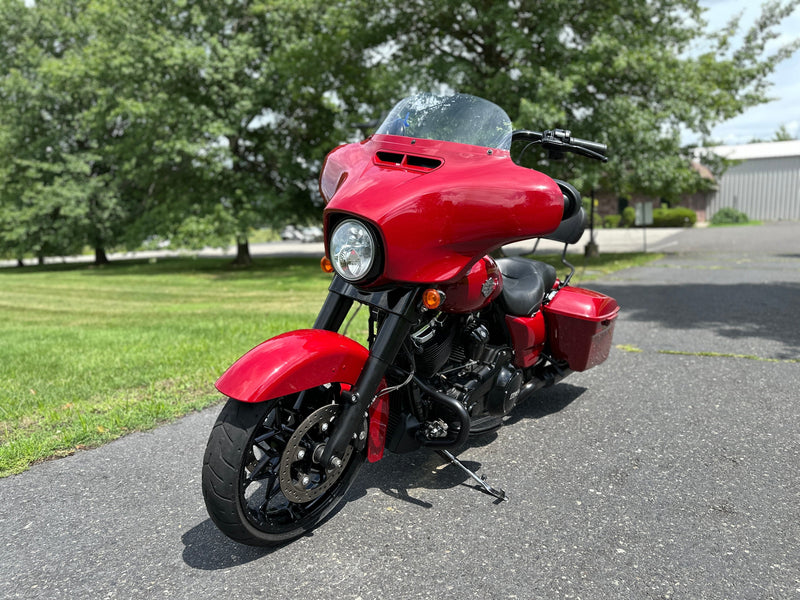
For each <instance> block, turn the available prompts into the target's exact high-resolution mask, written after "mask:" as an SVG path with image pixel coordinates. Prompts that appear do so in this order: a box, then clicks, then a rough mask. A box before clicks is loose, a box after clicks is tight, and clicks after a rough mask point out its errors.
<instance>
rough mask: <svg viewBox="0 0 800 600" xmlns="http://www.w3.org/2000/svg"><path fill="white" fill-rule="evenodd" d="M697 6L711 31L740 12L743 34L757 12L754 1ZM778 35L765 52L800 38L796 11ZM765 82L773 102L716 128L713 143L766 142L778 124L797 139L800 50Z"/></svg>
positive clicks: (705, 1) (717, 0)
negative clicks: (702, 9)
mask: <svg viewBox="0 0 800 600" xmlns="http://www.w3.org/2000/svg"><path fill="white" fill-rule="evenodd" d="M700 5H701V6H703V7H705V8H707V9H708V10H707V12H706V13H705V18H706V20H707V21H708V23H709V27H710V28H711V29H712V30H718V29H721V28H722V27H724V25H725V24H726V23H727V22H728V21H729V20H730V19H731V17H733V16H734V15H736V14H738V13H739V12H743V17H742V21H741V28H742V29H744V30H745V31H746V30H747V29H749V27H750V25H752V23H753V22H754V21H755V19H756V18H757V17H758V15H759V14H760V12H761V8H760V5H761V3H760V2H759V1H758V0H755V1H754V0H749V1H748V0H700ZM779 32H780V34H781V35H780V37H779V38H778V39H777V40H775V41H774V42H773V43H772V46H767V50H770V48H773V49H774V48H775V47H776V46H780V45H782V44H783V43H786V42H787V41H791V40H793V39H796V38H798V37H800V8H798V9H796V10H795V11H794V13H793V14H792V15H791V16H790V17H789V18H787V19H786V20H785V21H784V22H783V23H782V24H781V26H780V29H779ZM769 80H770V82H772V87H771V88H770V89H769V91H768V94H769V96H770V97H773V98H776V100H774V101H772V102H769V103H767V104H762V105H760V106H756V107H753V108H751V109H749V110H747V111H746V112H745V113H744V114H742V115H740V116H738V117H736V118H735V119H731V120H730V121H726V122H724V123H722V124H720V125H717V126H716V127H714V128H713V130H712V133H711V137H712V139H713V140H715V141H720V142H722V143H724V144H728V145H734V144H745V143H747V142H749V141H751V140H753V139H764V140H769V139H771V138H772V136H773V135H774V134H775V132H776V131H777V130H778V129H779V128H780V127H781V125H783V126H785V127H786V129H787V130H788V131H789V133H791V134H792V135H794V136H795V137H797V138H800V50H799V51H797V52H795V54H794V55H793V56H792V57H791V58H790V59H789V60H787V61H784V62H783V63H781V64H780V65H778V68H777V69H776V70H775V72H774V73H773V74H772V76H771V77H770V78H769ZM692 141H694V140H692Z"/></svg>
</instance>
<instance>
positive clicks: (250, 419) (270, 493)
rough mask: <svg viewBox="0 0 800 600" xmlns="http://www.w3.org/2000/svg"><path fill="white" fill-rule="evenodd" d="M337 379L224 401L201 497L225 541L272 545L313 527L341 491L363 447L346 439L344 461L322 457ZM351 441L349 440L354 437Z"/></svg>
mask: <svg viewBox="0 0 800 600" xmlns="http://www.w3.org/2000/svg"><path fill="white" fill-rule="evenodd" d="M339 395H340V390H339V386H338V385H327V386H323V387H320V388H317V389H316V390H307V391H306V392H303V394H302V396H301V397H302V401H301V402H298V396H297V395H292V396H284V397H282V398H278V399H275V400H270V401H267V402H261V403H255V404H251V403H246V402H239V401H237V400H232V399H231V400H228V402H227V404H226V405H225V406H224V407H223V409H222V412H221V413H220V415H219V417H218V419H217V422H216V424H215V425H214V428H213V430H212V431H211V435H210V436H209V439H208V445H207V447H206V452H205V457H204V459H203V482H202V486H203V498H204V499H205V503H206V509H207V510H208V514H209V515H210V517H211V519H212V520H213V521H214V523H215V524H216V525H217V527H219V529H220V530H221V531H222V532H223V533H224V534H225V535H227V536H228V537H230V538H231V539H233V540H235V541H237V542H240V543H242V544H248V545H251V546H272V545H276V544H280V543H283V542H287V541H289V540H292V539H294V538H297V537H299V536H301V535H303V534H304V533H306V532H308V531H310V530H311V529H313V528H314V527H316V526H317V525H318V524H319V523H320V522H321V521H322V520H323V519H324V518H325V517H326V516H327V515H328V513H330V511H331V510H333V509H334V508H335V507H336V505H337V504H338V503H339V501H340V500H341V499H342V497H343V496H344V495H345V494H346V493H347V490H348V489H349V488H350V485H351V484H352V482H353V480H354V479H355V477H356V474H357V473H358V471H359V469H360V468H361V465H362V464H363V462H364V457H365V451H364V449H363V448H357V447H355V446H354V445H352V444H351V446H349V447H348V450H347V452H346V453H345V455H344V457H343V464H342V466H341V467H339V468H336V469H329V470H325V469H323V468H322V467H321V465H319V463H318V462H315V459H317V460H318V458H319V456H321V452H322V450H323V449H324V444H325V442H326V441H327V438H328V435H329V433H328V430H329V429H330V430H332V426H334V425H335V421H336V418H337V416H338V413H339V410H340V407H341V405H340V404H335V403H334V402H335V401H336V400H338V397H339ZM354 443H356V442H354Z"/></svg>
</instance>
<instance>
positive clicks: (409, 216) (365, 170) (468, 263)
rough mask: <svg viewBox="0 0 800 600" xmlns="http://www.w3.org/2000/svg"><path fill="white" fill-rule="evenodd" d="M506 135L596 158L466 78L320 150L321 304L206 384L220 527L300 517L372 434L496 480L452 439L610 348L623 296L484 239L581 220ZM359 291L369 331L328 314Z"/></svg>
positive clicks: (207, 485)
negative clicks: (471, 86) (211, 406)
mask: <svg viewBox="0 0 800 600" xmlns="http://www.w3.org/2000/svg"><path fill="white" fill-rule="evenodd" d="M517 141H521V142H525V143H527V145H526V146H525V150H528V148H530V147H535V146H541V147H542V148H543V149H545V150H547V151H548V152H549V153H550V154H551V156H554V157H557V156H559V155H563V154H564V153H565V152H571V153H576V154H579V155H583V156H586V157H589V158H593V159H597V160H602V161H605V160H607V159H606V156H605V153H606V146H605V145H604V144H601V143H597V142H591V141H587V140H581V139H578V138H575V137H573V136H572V135H571V133H570V132H569V131H565V130H551V131H544V132H536V131H528V130H517V131H513V130H512V126H511V121H510V119H509V117H508V115H506V113H505V112H504V111H503V110H502V109H501V108H499V107H498V106H496V105H495V104H492V103H491V102H489V101H487V100H483V99H481V98H477V97H474V96H469V95H465V94H455V95H450V96H436V95H431V94H418V95H415V96H411V97H408V98H406V99H404V100H401V101H400V102H399V103H398V104H397V105H396V106H395V107H394V108H393V109H392V111H391V112H390V113H389V115H388V116H387V117H386V119H385V120H384V121H383V123H382V124H381V125H380V127H379V128H378V129H377V131H376V133H375V134H374V135H372V136H371V137H369V138H367V139H366V140H364V141H362V142H360V143H352V144H346V145H343V146H339V147H338V148H335V149H334V150H333V151H332V152H330V154H328V156H327V158H326V159H325V162H324V164H323V167H322V172H321V175H320V182H319V185H320V192H321V194H322V196H323V198H324V200H325V202H326V206H325V209H324V211H323V222H324V234H325V239H324V242H325V258H323V259H322V267H323V270H325V271H326V272H330V273H332V274H333V278H332V282H331V284H330V287H329V293H328V295H327V298H326V299H325V301H324V304H323V305H322V308H321V310H320V312H319V316H318V317H317V319H316V322H315V323H314V326H313V328H311V329H304V330H299V331H292V332H288V333H284V334H282V335H279V336H277V337H274V338H272V339H269V340H267V341H265V342H263V343H262V344H260V345H259V346H256V347H255V348H253V349H252V350H250V351H249V352H248V353H247V354H245V355H244V356H242V357H241V358H240V359H239V360H238V361H236V362H235V363H234V364H233V365H232V366H231V367H230V368H229V369H228V370H227V371H226V372H225V373H224V374H223V375H222V376H221V377H220V378H219V380H218V381H217V383H216V387H217V389H218V390H219V391H220V392H221V393H222V394H224V395H225V396H227V397H228V398H229V400H228V401H227V403H226V404H225V406H224V407H223V409H222V411H221V413H220V415H219V418H218V420H217V422H216V424H215V425H214V428H213V430H212V432H211V434H210V437H209V440H208V446H207V449H206V452H205V456H204V461H203V474H202V487H203V496H204V499H205V503H206V507H207V509H208V513H209V515H210V516H211V519H212V520H213V521H214V523H215V524H216V525H217V526H218V527H219V529H220V530H222V532H224V533H225V534H226V535H227V536H229V537H230V538H232V539H234V540H236V541H238V542H241V543H244V544H250V545H274V544H280V543H283V542H286V541H288V540H291V539H294V538H296V537H298V536H301V535H303V534H304V533H306V532H308V531H309V530H311V529H312V528H314V527H315V526H317V525H318V524H319V523H320V522H321V521H322V520H323V519H324V518H325V517H326V515H328V514H329V513H330V512H331V510H333V508H334V507H336V506H337V504H338V503H339V502H340V501H341V500H342V498H343V497H344V495H345V494H346V492H347V490H348V489H349V487H350V485H351V484H352V483H353V480H354V478H355V477H356V474H357V473H358V471H359V469H360V467H361V466H362V464H363V462H364V461H365V460H366V461H370V462H375V461H378V460H380V459H381V458H382V457H383V455H384V452H385V451H390V452H395V453H402V452H411V451H415V450H418V449H419V448H422V447H428V448H432V449H434V450H435V451H437V452H439V453H440V454H441V455H442V456H443V457H444V458H445V459H446V460H448V461H450V462H451V463H453V464H455V465H457V466H458V467H459V468H461V469H463V470H464V471H465V472H466V473H467V474H468V475H469V476H470V477H472V479H474V480H475V481H476V482H477V485H478V486H480V488H479V489H481V490H483V491H485V492H486V493H488V494H491V495H492V496H493V497H496V498H499V499H503V500H506V499H507V497H506V494H505V493H504V492H503V491H502V490H500V489H498V488H495V487H492V486H491V485H489V484H488V483H487V482H486V481H485V480H484V479H483V478H481V477H479V476H478V475H477V474H475V473H473V472H472V471H470V470H469V469H468V468H467V467H466V466H465V465H463V464H462V463H461V462H460V461H459V460H458V459H457V458H456V457H455V456H454V454H453V453H454V452H456V451H457V450H458V449H459V448H460V447H461V446H463V445H464V444H465V442H466V441H467V439H468V438H469V437H470V436H477V435H483V434H486V433H488V432H492V431H495V430H496V429H497V428H498V427H500V426H501V424H502V421H503V417H504V415H506V414H508V413H509V412H510V411H511V410H512V409H513V408H514V406H515V405H517V404H519V403H521V402H524V401H525V400H526V399H528V398H529V397H530V396H531V395H532V394H533V393H534V392H536V391H537V390H540V389H541V388H544V387H548V386H552V385H554V384H555V383H557V382H559V381H561V380H562V379H563V378H564V377H566V376H567V375H568V374H570V373H572V372H574V371H585V370H587V369H589V368H592V367H594V366H597V365H599V364H600V363H602V362H603V361H604V360H606V358H607V357H608V353H609V349H610V346H611V338H612V335H613V331H614V323H615V319H616V317H617V313H618V311H619V306H618V305H617V303H616V301H615V300H614V299H612V298H610V297H608V296H605V295H603V294H600V293H597V292H594V291H590V290H587V289H583V288H580V287H575V286H571V285H569V281H570V278H571V277H572V274H573V273H574V268H573V269H572V270H571V271H570V273H569V275H568V276H566V277H565V278H564V280H563V281H561V280H559V278H558V277H557V274H556V270H555V268H553V267H552V266H550V265H548V264H546V263H543V262H539V261H536V260H533V259H528V258H522V257H508V258H493V257H492V253H493V252H494V251H496V250H498V249H499V248H501V247H502V246H504V245H506V244H509V243H512V242H517V241H522V240H527V239H533V238H545V239H550V240H555V241H558V242H562V243H564V244H565V246H564V254H562V260H565V256H566V247H567V246H566V245H567V244H571V243H576V242H577V241H578V240H579V239H580V237H581V235H582V233H583V231H584V228H585V213H584V210H583V208H582V206H581V198H580V194H579V193H578V191H577V190H576V189H575V188H574V187H573V186H572V185H570V184H569V183H566V182H564V181H558V180H555V179H552V178H550V177H548V176H547V175H545V174H543V173H540V172H538V171H534V170H531V169H527V168H524V167H521V166H519V165H518V164H517V163H516V162H514V161H513V160H512V158H511V153H510V149H511V144H512V142H517ZM525 150H523V152H524V151H525ZM565 262H566V261H565ZM566 264H568V263H566ZM354 303H357V305H358V306H359V307H360V306H365V307H367V308H368V311H369V312H368V321H369V325H368V329H369V333H368V341H367V345H366V347H365V346H364V345H362V344H360V343H358V342H356V341H354V340H353V339H351V338H350V337H347V336H346V335H344V334H343V333H339V331H340V329H341V328H342V325H343V324H344V323H345V320H346V319H347V317H348V315H349V314H351V312H352V311H351V308H352V307H353V305H354Z"/></svg>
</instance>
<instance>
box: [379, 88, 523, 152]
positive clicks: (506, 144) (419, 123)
mask: <svg viewBox="0 0 800 600" xmlns="http://www.w3.org/2000/svg"><path fill="white" fill-rule="evenodd" d="M376 133H383V134H387V135H403V136H406V137H414V138H419V139H426V140H441V141H445V142H457V143H459V144H472V145H475V146H484V147H486V148H500V149H503V150H508V149H509V148H510V147H511V119H509V118H508V115H507V114H506V113H505V111H504V110H503V109H502V108H500V107H499V106H497V105H496V104H492V103H491V102H489V101H488V100H484V99H483V98H478V97H476V96H469V95H467V94H454V95H452V96H436V95H434V94H417V95H415V96H409V97H408V98H404V99H403V100H401V101H400V102H398V103H397V104H396V105H395V107H394V108H393V109H392V112H390V113H389V116H388V117H386V119H385V120H384V122H383V123H382V124H381V126H380V127H379V128H378V130H377V131H376Z"/></svg>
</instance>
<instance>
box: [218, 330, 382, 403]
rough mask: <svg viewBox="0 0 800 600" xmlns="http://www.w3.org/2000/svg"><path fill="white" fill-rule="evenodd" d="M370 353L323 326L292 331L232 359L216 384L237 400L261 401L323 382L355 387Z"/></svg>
mask: <svg viewBox="0 0 800 600" xmlns="http://www.w3.org/2000/svg"><path fill="white" fill-rule="evenodd" d="M368 356H369V351H368V350H367V349H366V348H365V347H364V346H362V345H361V344H359V343H358V342H354V341H353V340H351V339H350V338H348V337H345V336H343V335H341V334H339V333H334V332H332V331H326V330H323V329H301V330H299V331H290V332H288V333H284V334H281V335H279V336H277V337H274V338H272V339H269V340H267V341H266V342H264V343H262V344H260V345H258V346H256V347H255V348H253V349H252V350H250V352H248V353H247V354H245V355H244V356H242V358H240V359H239V360H237V361H236V362H235V363H233V364H232V365H231V366H230V368H229V369H228V370H227V371H225V373H224V374H223V375H222V377H220V378H219V379H218V380H217V383H216V388H217V389H218V390H219V391H220V392H222V393H223V394H225V395H226V396H228V397H229V398H233V399H234V400H240V401H242V402H263V401H264V400H271V399H272V398H278V397H280V396H286V395H288V394H294V393H295V392H300V391H302V390H307V389H310V388H313V387H316V386H318V385H323V384H325V383H334V382H336V383H348V384H350V385H353V384H354V383H355V382H356V380H357V379H358V376H359V374H360V373H361V371H362V369H363V368H364V363H365V362H366V360H367V357H368Z"/></svg>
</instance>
